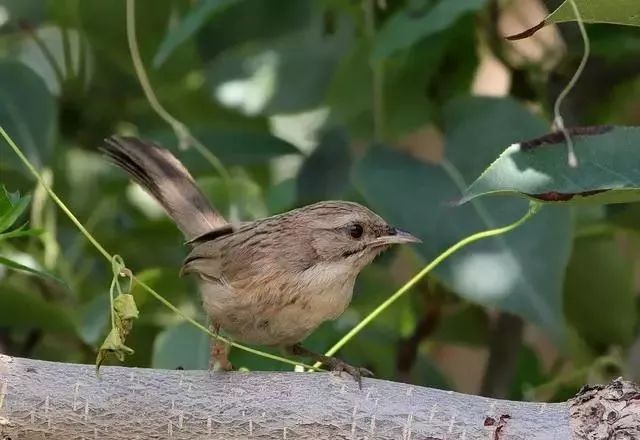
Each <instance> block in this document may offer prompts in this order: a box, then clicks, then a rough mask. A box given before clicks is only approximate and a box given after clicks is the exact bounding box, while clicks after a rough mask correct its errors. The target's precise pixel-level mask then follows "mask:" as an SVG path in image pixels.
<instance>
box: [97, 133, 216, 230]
mask: <svg viewBox="0 0 640 440" xmlns="http://www.w3.org/2000/svg"><path fill="white" fill-rule="evenodd" d="M101 150H102V151H103V152H104V153H105V154H106V155H107V156H108V157H109V158H110V159H111V161H112V162H114V163H115V164H116V165H118V166H119V167H120V168H122V169H123V170H125V171H126V172H127V173H129V175H130V176H131V177H132V178H133V180H135V181H136V182H137V183H138V184H140V185H141V186H142V188H144V189H145V190H146V191H147V192H148V193H149V194H151V195H152V196H153V197H154V198H155V199H156V200H157V201H158V202H159V203H160V204H161V205H162V207H163V208H164V209H165V211H167V213H168V214H169V215H170V216H171V218H172V219H173V220H174V221H175V222H176V224H177V225H178V227H179V228H180V230H181V231H182V232H183V233H184V235H185V237H186V238H187V239H193V238H195V237H197V236H200V235H202V234H205V233H207V232H209V231H211V230H213V229H216V228H220V227H222V226H224V225H225V224H226V223H227V222H226V221H225V219H224V217H222V215H220V214H219V213H218V212H217V211H216V210H215V209H214V208H213V207H212V206H211V204H210V203H209V201H208V200H207V198H206V197H205V196H204V194H202V192H201V191H200V189H199V188H198V186H197V185H196V182H195V180H194V179H193V177H192V176H191V174H189V171H187V169H186V168H185V167H184V166H183V165H182V163H180V161H179V160H178V159H176V158H175V156H174V155H173V154H171V152H169V151H168V150H166V149H164V148H161V147H159V146H158V145H155V144H154V143H152V142H148V141H145V140H142V139H138V138H135V137H120V136H111V137H109V138H107V139H106V140H105V144H104V146H103V147H101Z"/></svg>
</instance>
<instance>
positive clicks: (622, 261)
mask: <svg viewBox="0 0 640 440" xmlns="http://www.w3.org/2000/svg"><path fill="white" fill-rule="evenodd" d="M635 302H636V295H635V292H634V287H633V261H631V260H630V259H629V258H627V257H625V256H624V255H623V254H622V253H621V251H620V247H619V245H618V244H617V243H616V242H615V241H614V240H613V239H612V238H601V237H598V238H595V239H594V238H591V237H588V238H582V239H578V240H577V241H576V242H575V244H574V249H573V254H572V256H571V260H569V265H568V267H567V278H566V283H565V301H564V304H565V310H566V315H567V318H568V320H569V322H570V323H571V324H572V325H573V326H574V327H575V328H576V330H577V331H578V333H579V334H580V336H581V337H582V338H583V339H585V340H586V341H587V342H588V343H590V344H591V345H593V346H595V347H598V348H605V347H608V346H609V345H618V344H619V345H622V346H626V345H628V344H630V343H631V341H632V340H633V337H634V334H635V327H636V321H637V316H636V311H635V309H634V305H635Z"/></svg>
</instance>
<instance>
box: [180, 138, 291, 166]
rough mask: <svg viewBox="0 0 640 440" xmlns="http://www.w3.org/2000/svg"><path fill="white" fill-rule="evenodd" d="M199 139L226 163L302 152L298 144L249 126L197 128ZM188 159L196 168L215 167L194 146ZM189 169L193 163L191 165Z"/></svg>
mask: <svg viewBox="0 0 640 440" xmlns="http://www.w3.org/2000/svg"><path fill="white" fill-rule="evenodd" d="M195 133H196V134H197V136H198V139H199V140H200V141H201V142H202V143H203V144H204V145H205V146H206V147H207V148H208V149H209V150H211V152H213V153H214V154H215V155H216V156H217V157H218V159H220V160H221V161H222V162H223V163H225V164H226V165H253V164H260V163H265V162H268V161H269V160H271V159H275V158H277V157H280V156H285V155H289V154H294V155H298V154H300V150H298V149H297V148H296V147H295V146H294V145H292V144H290V143H289V142H287V141H284V140H282V139H280V138H277V137H275V136H273V135H271V134H268V133H260V132H252V131H247V130H242V131H240V130H224V129H218V130H216V129H207V130H195ZM184 159H185V163H186V164H187V165H190V164H193V165H196V162H198V164H197V165H198V166H197V167H195V168H196V169H202V167H203V166H206V167H207V170H209V171H210V170H211V165H210V164H209V163H207V162H205V161H203V159H202V156H201V155H200V154H199V153H197V152H196V151H195V150H193V149H191V150H189V151H188V152H187V153H185V154H184ZM189 169H192V167H190V166H189Z"/></svg>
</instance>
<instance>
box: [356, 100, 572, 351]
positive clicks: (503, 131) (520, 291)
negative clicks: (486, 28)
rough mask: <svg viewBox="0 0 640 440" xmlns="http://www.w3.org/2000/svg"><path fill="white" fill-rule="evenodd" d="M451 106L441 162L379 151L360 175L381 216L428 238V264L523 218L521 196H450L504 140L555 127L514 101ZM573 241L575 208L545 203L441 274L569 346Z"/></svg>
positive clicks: (424, 249) (468, 294)
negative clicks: (566, 309)
mask: <svg viewBox="0 0 640 440" xmlns="http://www.w3.org/2000/svg"><path fill="white" fill-rule="evenodd" d="M446 110H447V111H446V125H447V147H446V158H445V160H444V161H443V163H442V165H432V164H427V163H423V162H421V161H419V160H417V159H414V158H413V157H411V156H408V155H406V154H403V153H400V152H398V151H393V150H390V149H386V148H374V149H372V150H371V151H369V153H368V154H367V155H366V156H365V157H364V158H363V160H362V161H360V163H359V164H358V165H357V166H356V168H355V173H354V178H355V181H356V183H357V184H358V185H359V187H360V188H361V189H362V191H363V193H364V196H365V198H366V200H367V201H368V203H369V204H370V205H371V206H372V207H373V208H374V209H375V210H376V211H377V212H379V213H380V214H381V215H382V216H383V217H385V218H386V219H387V220H389V221H390V222H392V223H394V224H396V225H397V226H399V227H401V228H403V229H406V230H408V231H410V232H411V233H413V234H414V235H416V236H418V237H420V238H421V239H422V240H423V243H422V244H420V245H418V250H419V251H420V253H421V254H422V255H423V256H424V257H425V258H426V259H427V260H432V259H433V258H435V257H436V256H437V255H439V254H440V253H442V252H443V251H444V250H445V249H447V248H448V247H449V246H451V245H453V244H454V243H456V242H457V241H459V240H460V239H462V238H464V237H467V236H469V235H471V234H473V233H475V232H478V231H482V230H486V229H490V228H495V227H498V226H503V225H507V224H509V223H512V222H513V221H515V220H516V219H518V218H520V217H521V216H522V215H524V213H525V212H526V211H527V206H528V204H527V203H526V202H525V201H523V200H518V199H508V198H492V199H488V200H478V201H474V203H472V204H468V205H464V206H461V207H453V206H452V205H451V202H452V201H454V200H457V199H458V198H459V197H460V195H461V192H462V190H463V188H464V187H465V181H466V180H467V179H469V180H470V179H471V178H472V177H473V176H476V175H477V174H478V173H479V172H480V170H481V169H482V168H484V167H485V166H486V165H487V164H488V163H490V162H491V160H492V158H493V157H494V155H495V154H497V149H496V148H497V146H499V145H501V144H505V143H510V142H513V141H515V140H516V139H518V138H521V137H531V136H535V135H537V134H540V133H542V132H543V131H544V129H545V126H546V124H545V123H544V121H542V120H540V119H538V118H536V117H534V116H533V115H531V114H530V113H529V112H528V111H527V110H526V109H525V108H524V107H523V106H521V105H519V104H517V103H516V102H514V101H513V100H510V99H491V98H475V99H461V100H456V101H454V102H453V103H452V104H450V105H449V106H448V107H447V109H446ZM479 133H481V134H482V135H479ZM531 237H535V240H532V238H531ZM570 237H571V232H570V215H569V212H568V211H567V210H564V209H543V210H542V211H541V212H540V213H539V214H537V215H536V216H535V217H534V218H532V219H531V220H529V221H528V222H527V223H525V224H524V225H523V226H521V227H520V228H518V229H516V230H515V231H512V232H510V233H508V234H506V235H503V236H500V237H495V238H490V239H486V240H482V241H480V242H477V243H474V244H472V245H470V246H468V247H466V248H464V249H462V250H461V251H459V252H457V253H456V254H455V255H453V256H451V257H450V258H449V259H448V260H446V261H445V262H444V263H442V264H441V265H440V266H439V267H438V268H437V269H436V275H437V276H438V277H439V278H440V279H441V280H442V281H443V282H444V283H445V285H447V287H448V288H450V289H451V290H453V291H454V292H456V293H458V294H459V295H461V296H463V297H465V298H467V299H469V300H471V301H473V302H476V303H480V304H482V305H491V306H494V307H497V308H499V309H501V310H505V311H508V312H512V313H515V314H518V315H520V316H522V317H523V318H525V319H527V320H529V321H531V322H533V323H535V324H537V325H539V326H541V327H543V328H544V329H545V330H546V331H547V332H548V333H549V334H550V335H552V336H553V337H554V338H555V339H556V341H559V342H561V341H563V339H564V319H563V316H562V301H561V299H562V282H563V274H564V267H565V265H566V261H567V259H568V256H569V249H570Z"/></svg>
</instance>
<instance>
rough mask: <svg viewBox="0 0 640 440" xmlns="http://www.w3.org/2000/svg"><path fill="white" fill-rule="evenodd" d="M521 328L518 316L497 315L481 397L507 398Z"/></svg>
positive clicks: (518, 350) (514, 370)
mask: <svg viewBox="0 0 640 440" xmlns="http://www.w3.org/2000/svg"><path fill="white" fill-rule="evenodd" d="M523 327H524V325H523V322H522V319H521V318H520V317H518V316H515V315H511V314H509V313H505V312H502V313H500V315H498V319H497V320H496V322H495V325H494V328H493V329H492V331H491V335H490V342H489V362H488V364H487V369H486V371H485V374H484V377H483V379H482V387H481V389H480V394H481V395H483V396H487V397H495V398H501V399H506V398H508V396H509V391H510V390H511V384H512V383H513V379H514V377H515V374H516V369H517V368H518V356H519V354H520V347H521V345H522V333H523Z"/></svg>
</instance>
